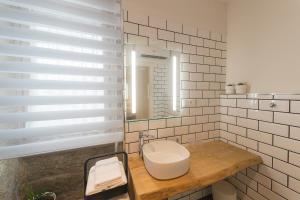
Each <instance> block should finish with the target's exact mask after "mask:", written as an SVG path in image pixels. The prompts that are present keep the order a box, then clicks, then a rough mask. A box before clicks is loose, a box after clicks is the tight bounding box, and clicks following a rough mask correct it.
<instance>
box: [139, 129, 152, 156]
mask: <svg viewBox="0 0 300 200" xmlns="http://www.w3.org/2000/svg"><path fill="white" fill-rule="evenodd" d="M145 138H151V139H154V138H155V137H154V136H153V135H149V134H148V133H146V134H144V132H143V131H140V132H139V156H140V158H141V159H143V146H144V144H145Z"/></svg>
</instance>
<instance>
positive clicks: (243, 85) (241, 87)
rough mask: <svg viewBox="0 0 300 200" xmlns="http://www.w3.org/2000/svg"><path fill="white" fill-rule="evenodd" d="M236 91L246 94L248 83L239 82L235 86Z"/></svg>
mask: <svg viewBox="0 0 300 200" xmlns="http://www.w3.org/2000/svg"><path fill="white" fill-rule="evenodd" d="M235 91H236V93H237V94H246V93H247V84H246V83H238V84H237V85H236V86H235Z"/></svg>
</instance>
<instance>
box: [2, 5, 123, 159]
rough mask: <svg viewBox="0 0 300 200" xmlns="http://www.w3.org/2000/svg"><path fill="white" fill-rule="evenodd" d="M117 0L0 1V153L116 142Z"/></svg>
mask: <svg viewBox="0 0 300 200" xmlns="http://www.w3.org/2000/svg"><path fill="white" fill-rule="evenodd" d="M120 19H121V18H120V2H119V1H117V0H97V1H96V0H88V1H87V0H63V1H56V0H44V1H34V0H29V1H18V0H10V1H5V3H0V159H5V158H14V157H21V156H27V155H34V154H40V153H47V152H54V151H60V150H66V149H74V148H80V147H86V146H93V145H99V144H106V143H114V142H119V141H122V140H123V105H122V104H123V101H122V98H123V96H122V95H123V68H122V55H121V52H122V49H121V47H122V46H121V29H120Z"/></svg>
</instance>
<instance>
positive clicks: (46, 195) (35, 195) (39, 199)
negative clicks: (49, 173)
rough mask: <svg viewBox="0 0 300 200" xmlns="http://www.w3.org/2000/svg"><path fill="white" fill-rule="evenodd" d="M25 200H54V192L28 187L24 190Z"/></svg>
mask: <svg viewBox="0 0 300 200" xmlns="http://www.w3.org/2000/svg"><path fill="white" fill-rule="evenodd" d="M26 200H56V194H55V193H54V192H47V191H39V192H34V191H33V190H32V188H31V187H30V188H28V189H27V191H26Z"/></svg>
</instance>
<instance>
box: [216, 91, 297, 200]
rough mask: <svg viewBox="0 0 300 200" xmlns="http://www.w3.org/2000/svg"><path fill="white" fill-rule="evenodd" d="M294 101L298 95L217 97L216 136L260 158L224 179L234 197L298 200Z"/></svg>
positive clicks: (256, 199) (295, 108) (257, 199)
mask: <svg viewBox="0 0 300 200" xmlns="http://www.w3.org/2000/svg"><path fill="white" fill-rule="evenodd" d="M299 100H300V95H278V94H276V95H272V94H269V95H268V94H264V95H262V94H248V95H221V96H220V106H221V107H220V111H221V113H222V115H221V116H220V124H221V126H220V139H221V140H222V141H225V142H228V143H230V144H234V145H237V146H239V147H241V148H244V149H246V150H248V151H250V152H252V153H255V154H257V155H260V156H261V157H262V159H263V164H261V165H259V166H258V167H252V168H248V169H247V170H246V171H242V172H239V173H237V174H236V175H234V176H233V177H231V178H229V179H228V181H229V182H230V183H231V184H233V185H234V186H235V187H236V188H237V190H238V197H239V199H241V200H298V199H300V114H299V105H300V101H299ZM274 104H275V106H274ZM235 118H236V121H235V120H234V119H235Z"/></svg>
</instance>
